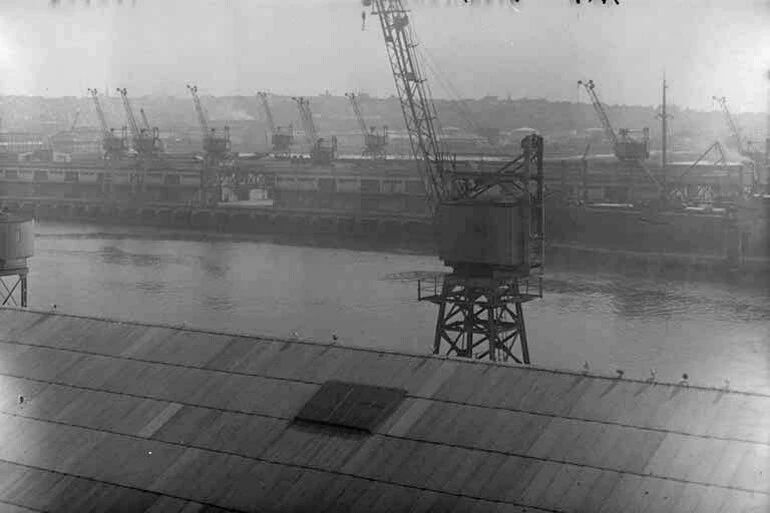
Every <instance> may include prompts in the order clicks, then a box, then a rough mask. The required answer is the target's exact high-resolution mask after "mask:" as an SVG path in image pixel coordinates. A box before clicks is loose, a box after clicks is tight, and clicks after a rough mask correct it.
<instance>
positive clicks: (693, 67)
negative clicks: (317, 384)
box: [0, 0, 770, 113]
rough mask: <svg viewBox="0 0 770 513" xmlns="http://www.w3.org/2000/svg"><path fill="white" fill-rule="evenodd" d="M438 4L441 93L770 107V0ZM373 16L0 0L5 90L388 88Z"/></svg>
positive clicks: (162, 3)
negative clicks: (591, 92)
mask: <svg viewBox="0 0 770 513" xmlns="http://www.w3.org/2000/svg"><path fill="white" fill-rule="evenodd" d="M474 1H475V2H476V5H474V3H473V2H474ZM436 2H437V3H438V4H439V6H435V5H431V4H432V3H433V0H404V3H405V4H406V5H407V6H408V7H409V8H410V9H411V13H410V16H411V20H412V24H413V27H414V29H415V31H416V33H417V36H418V38H419V42H420V48H421V50H422V51H423V53H424V55H426V56H427V59H428V62H429V63H431V64H432V66H430V68H431V69H434V70H438V73H439V74H438V75H436V74H433V73H430V74H429V75H428V79H429V83H430V84H431V89H432V91H433V95H434V97H436V98H453V99H454V98H457V97H462V98H478V97H482V96H485V95H495V96H500V97H506V96H508V95H510V96H511V97H513V98H522V97H528V98H546V99H549V100H557V101H558V100H567V101H576V100H580V101H584V102H585V101H587V97H586V95H585V92H582V93H581V92H579V89H578V87H577V80H579V79H584V80H586V79H593V80H594V81H595V82H596V84H597V92H598V93H599V95H600V97H601V99H602V101H604V102H605V103H608V104H629V105H653V106H654V105H658V104H659V103H660V94H661V79H662V77H663V74H664V73H665V75H666V79H667V81H668V84H669V90H668V96H669V99H670V101H671V102H673V103H676V104H677V105H679V106H680V107H683V108H693V109H698V110H712V109H714V108H716V107H715V103H714V102H713V100H712V96H715V95H716V96H726V97H727V98H728V104H729V106H730V108H731V110H733V111H734V112H736V113H737V112H747V111H748V112H764V111H765V110H766V108H767V103H768V92H767V91H768V86H770V80H768V78H767V70H768V69H770V0H730V1H718V0H618V2H619V3H620V5H616V4H614V0H609V2H608V3H607V5H602V4H601V2H600V0H594V1H593V3H591V4H588V3H587V2H586V0H583V1H582V2H581V5H576V3H575V0H519V1H518V3H516V4H515V7H510V6H501V5H499V4H498V0H493V2H492V3H493V4H494V5H492V6H486V5H483V4H480V3H479V2H480V0H473V1H472V2H471V3H470V4H465V3H464V2H462V1H461V0H436ZM87 4H89V5H87ZM364 10H366V12H367V18H366V26H365V30H362V26H361V21H362V20H361V13H362V11H364ZM376 21H377V20H376V19H375V18H374V17H372V16H371V15H370V9H368V8H367V9H364V8H363V7H362V5H361V2H360V0H125V1H124V2H123V5H117V2H116V1H114V0H110V1H108V0H91V1H90V2H85V1H84V0H60V2H59V4H58V5H57V6H55V7H54V6H51V2H50V0H2V1H0V94H3V95H16V94H25V95H40V96H86V95H87V88H89V87H96V88H98V89H99V90H101V91H103V90H104V89H105V88H109V89H110V91H111V93H114V90H115V88H116V87H126V88H127V89H128V90H129V94H130V95H131V96H143V95H146V94H162V95H172V96H186V95H187V94H188V93H187V90H186V89H185V84H187V83H196V84H197V85H198V87H199V90H200V91H201V93H203V94H212V95H217V96H224V95H251V94H254V93H255V92H256V91H258V90H266V91H270V92H273V93H275V94H284V95H306V96H313V95H317V94H321V93H323V92H325V91H327V90H328V91H329V92H330V93H332V94H336V95H342V94H343V93H344V92H346V91H351V90H352V91H358V92H366V93H369V94H372V95H375V96H380V97H382V96H388V95H391V94H393V93H394V92H395V89H394V86H393V78H392V75H391V74H390V67H389V64H388V60H387V54H386V52H385V46H384V43H383V40H382V34H381V31H380V27H379V26H378V25H377V24H376V23H375V22H376ZM439 77H440V78H441V80H439ZM444 84H449V86H446V85H444Z"/></svg>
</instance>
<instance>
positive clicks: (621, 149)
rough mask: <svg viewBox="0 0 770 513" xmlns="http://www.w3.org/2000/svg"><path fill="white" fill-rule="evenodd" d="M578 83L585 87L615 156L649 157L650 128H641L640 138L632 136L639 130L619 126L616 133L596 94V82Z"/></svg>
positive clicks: (621, 157)
mask: <svg viewBox="0 0 770 513" xmlns="http://www.w3.org/2000/svg"><path fill="white" fill-rule="evenodd" d="M578 85H582V86H583V87H585V90H586V91H587V92H588V96H589V97H590V98H591V103H592V104H593V106H594V110H596V114H597V116H599V121H601V123H602V128H603V129H604V133H605V135H606V137H607V139H609V140H610V142H611V143H612V149H613V151H614V152H615V156H616V157H617V158H618V159H620V160H634V161H643V160H647V159H648V158H650V129H649V128H644V129H642V130H641V135H642V137H641V140H638V139H637V138H635V137H633V135H634V133H635V132H639V131H638V130H631V129H629V128H621V129H620V130H618V133H617V134H616V133H615V130H614V129H613V128H612V123H610V118H609V117H608V116H607V112H606V111H605V110H604V107H603V106H602V102H601V101H600V100H599V96H598V95H597V94H596V84H595V83H594V81H593V80H588V81H583V80H578Z"/></svg>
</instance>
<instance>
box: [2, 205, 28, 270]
mask: <svg viewBox="0 0 770 513" xmlns="http://www.w3.org/2000/svg"><path fill="white" fill-rule="evenodd" d="M34 242H35V229H34V223H33V221H32V219H31V218H29V217H24V216H20V215H17V214H9V213H5V212H1V213H0V269H14V268H19V267H26V266H27V262H26V259H27V258H30V257H31V256H32V255H33V254H34Z"/></svg>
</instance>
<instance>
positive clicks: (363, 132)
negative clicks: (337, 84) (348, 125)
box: [345, 93, 369, 138]
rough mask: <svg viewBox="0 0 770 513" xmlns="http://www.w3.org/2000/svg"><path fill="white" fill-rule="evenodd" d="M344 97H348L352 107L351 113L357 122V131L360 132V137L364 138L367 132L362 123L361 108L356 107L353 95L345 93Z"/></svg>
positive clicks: (356, 102) (356, 101) (364, 124)
mask: <svg viewBox="0 0 770 513" xmlns="http://www.w3.org/2000/svg"><path fill="white" fill-rule="evenodd" d="M345 96H347V97H348V100H350V105H351V106H352V107H353V112H354V113H355V115H356V121H358V129H359V130H361V135H363V136H364V138H366V136H367V135H368V133H369V132H368V130H367V128H366V123H365V122H364V116H363V115H362V114H361V108H360V107H359V106H358V100H356V95H355V94H353V93H345Z"/></svg>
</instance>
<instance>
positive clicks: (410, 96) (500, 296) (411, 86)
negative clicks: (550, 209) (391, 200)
mask: <svg viewBox="0 0 770 513" xmlns="http://www.w3.org/2000/svg"><path fill="white" fill-rule="evenodd" d="M362 3H363V5H364V7H372V11H373V12H372V16H376V17H377V18H378V19H379V24H380V27H381V28H382V34H383V38H384V40H385V46H386V49H387V54H388V59H389V61H390V65H391V69H392V72H393V78H394V81H395V86H396V91H397V93H398V98H399V100H400V103H401V110H402V113H403V116H404V122H405V124H406V128H407V131H408V133H409V141H410V143H411V146H412V152H413V154H414V156H415V160H416V162H417V165H418V169H419V172H420V176H421V178H422V181H423V184H424V188H425V193H426V198H427V202H428V205H427V206H428V209H429V211H430V212H431V214H432V216H433V220H434V224H435V227H436V232H435V233H436V236H437V243H438V256H439V258H440V259H441V260H442V261H443V262H444V264H445V265H446V266H448V267H450V268H451V269H452V271H451V272H450V273H448V274H446V275H444V276H443V280H442V283H441V285H440V291H439V290H438V286H437V287H436V290H435V291H434V293H433V294H432V295H427V296H422V293H421V291H420V292H418V297H419V299H420V300H425V301H429V302H432V303H435V304H437V305H438V309H439V312H438V319H437V323H436V333H435V338H434V345H433V352H434V353H436V354H438V353H439V352H441V350H442V348H443V347H445V346H446V353H447V354H449V355H452V354H454V355H457V356H461V357H467V358H489V359H491V360H509V359H512V360H514V361H516V362H519V363H524V364H528V363H530V358H529V349H528V344H527V336H526V330H525V326H524V315H523V310H522V305H523V304H524V303H526V302H527V301H531V300H533V299H536V298H539V297H542V280H541V277H542V272H543V260H544V248H545V236H544V215H543V213H544V211H543V208H544V207H543V138H542V137H540V136H538V135H530V136H527V137H525V138H524V139H523V140H522V142H521V146H522V154H521V155H519V156H518V157H517V158H516V159H515V160H513V161H511V162H509V163H507V164H506V165H504V166H502V167H501V168H500V169H498V170H497V171H494V172H478V171H477V172H459V171H457V170H456V167H455V165H454V161H453V159H450V158H449V155H448V154H446V153H444V152H443V151H442V149H441V146H440V144H439V140H438V137H437V118H436V109H435V106H434V104H433V101H432V99H431V96H430V92H429V89H428V87H427V83H426V80H425V78H423V75H422V72H421V70H420V67H419V63H418V60H417V55H416V51H415V47H416V45H415V37H414V35H413V33H412V28H411V25H410V23H409V18H408V16H407V11H406V10H405V9H404V7H403V5H402V2H401V0H363V2H362ZM531 279H533V280H534V281H536V282H537V285H536V286H535V288H536V289H537V290H536V291H534V292H530V290H529V285H530V280H531ZM517 341H518V342H519V343H518V346H519V347H520V355H517V354H515V353H516V344H517Z"/></svg>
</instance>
